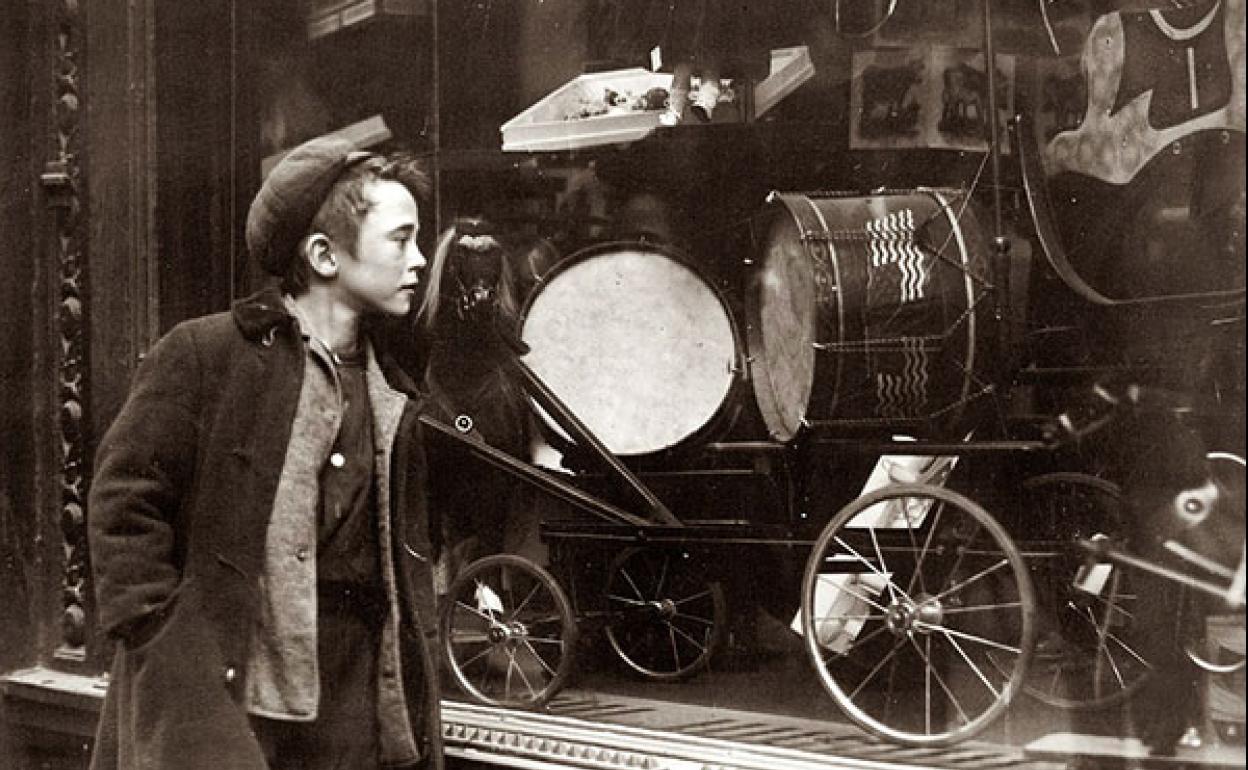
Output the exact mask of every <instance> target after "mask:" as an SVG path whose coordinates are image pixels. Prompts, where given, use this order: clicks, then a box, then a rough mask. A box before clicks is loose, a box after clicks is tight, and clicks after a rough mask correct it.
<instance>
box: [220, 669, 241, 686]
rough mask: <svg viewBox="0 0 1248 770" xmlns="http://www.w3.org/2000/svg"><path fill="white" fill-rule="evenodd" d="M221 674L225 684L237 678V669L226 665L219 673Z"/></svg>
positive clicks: (231, 682)
mask: <svg viewBox="0 0 1248 770" xmlns="http://www.w3.org/2000/svg"><path fill="white" fill-rule="evenodd" d="M221 676H222V678H224V679H225V683H226V684H233V683H234V680H235V679H238V669H236V668H234V667H233V666H226V667H225V671H223V672H222V673H221Z"/></svg>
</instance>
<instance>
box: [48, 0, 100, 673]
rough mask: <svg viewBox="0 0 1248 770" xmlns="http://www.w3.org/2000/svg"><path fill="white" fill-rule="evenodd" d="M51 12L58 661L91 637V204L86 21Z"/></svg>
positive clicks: (61, 8)
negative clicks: (85, 126)
mask: <svg viewBox="0 0 1248 770" xmlns="http://www.w3.org/2000/svg"><path fill="white" fill-rule="evenodd" d="M55 6H56V7H55V9H54V11H53V12H52V14H50V17H51V18H50V20H51V25H50V26H51V35H52V45H53V57H52V60H51V61H52V64H53V71H52V77H51V87H52V91H53V94H52V97H53V98H52V116H51V117H52V130H51V137H50V150H51V151H50V153H49V155H50V157H49V159H48V160H47V161H46V162H45V164H44V170H43V173H42V174H41V176H40V181H41V183H42V185H43V190H44V200H45V202H46V204H47V207H48V210H49V214H50V217H49V220H48V221H49V227H50V229H51V230H52V233H51V236H52V237H51V238H50V241H49V242H50V243H51V244H52V256H53V257H54V258H55V260H56V262H55V270H56V274H55V276H54V277H53V278H52V281H51V283H52V286H51V292H50V293H52V294H53V296H52V297H51V300H52V301H53V303H54V305H53V309H52V312H51V313H50V314H49V317H48V323H49V325H50V326H52V327H53V328H52V329H50V330H49V332H51V333H50V335H49V336H50V338H51V339H53V340H54V341H55V342H56V343H59V344H56V345H55V346H54V348H53V350H52V351H50V352H51V353H52V355H51V356H49V361H48V363H49V364H50V365H51V366H52V368H53V369H54V371H55V373H56V382H57V402H58V405H59V409H58V410H57V413H56V415H55V416H54V418H53V419H54V421H55V428H53V429H52V434H53V435H54V436H56V437H57V438H58V439H59V441H55V442H54V449H55V450H59V451H56V452H55V454H56V455H57V459H58V460H59V468H58V472H57V475H56V480H57V483H56V485H55V487H54V488H59V513H60V516H59V520H60V534H61V536H62V543H63V549H62V563H61V592H60V593H61V615H60V640H59V644H58V645H57V648H56V657H57V658H58V659H68V660H72V661H82V660H85V657H86V645H87V638H88V636H89V626H88V623H89V620H88V618H89V617H90V614H91V613H90V612H89V609H88V608H89V591H88V578H87V576H88V572H89V567H88V561H87V543H86V528H85V523H86V517H85V511H86V493H87V479H88V476H89V465H90V462H89V449H88V446H87V440H88V436H89V430H88V428H87V421H86V420H87V408H88V407H87V404H88V401H89V399H88V396H89V390H88V388H89V360H88V350H89V345H88V327H87V313H86V306H87V302H88V299H89V295H88V287H87V271H86V260H87V250H86V246H87V244H86V225H87V222H88V221H89V215H90V210H89V206H88V204H87V200H86V195H85V184H86V179H85V175H84V171H83V165H82V144H83V143H82V132H81V126H82V120H83V103H82V86H83V81H82V78H83V69H82V67H83V43H84V40H83V36H84V26H83V25H84V20H83V16H82V9H81V6H80V5H79V3H78V2H77V0H59V2H57V3H55Z"/></svg>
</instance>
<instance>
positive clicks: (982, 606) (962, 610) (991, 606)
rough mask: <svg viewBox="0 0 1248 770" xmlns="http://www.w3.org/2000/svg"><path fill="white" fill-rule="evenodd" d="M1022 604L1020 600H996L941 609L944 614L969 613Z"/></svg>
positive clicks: (1017, 606)
mask: <svg viewBox="0 0 1248 770" xmlns="http://www.w3.org/2000/svg"><path fill="white" fill-rule="evenodd" d="M1022 606H1023V603H1022V602H998V603H996V604H977V605H975V606H974V607H945V608H944V609H943V610H941V611H942V612H943V613H944V614H946V615H969V614H972V613H976V612H996V611H998V610H1016V609H1019V608H1021V607H1022Z"/></svg>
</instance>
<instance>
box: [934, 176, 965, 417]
mask: <svg viewBox="0 0 1248 770" xmlns="http://www.w3.org/2000/svg"><path fill="white" fill-rule="evenodd" d="M922 192H925V193H927V194H928V195H930V196H932V198H933V199H934V200H935V201H936V204H937V205H938V206H940V210H941V211H942V212H944V215H945V218H946V219H948V220H949V226H950V227H951V228H952V229H953V236H954V238H955V239H956V240H957V242H958V255H959V256H960V257H961V259H962V266H963V268H965V269H964V270H963V271H962V282H963V285H964V286H965V287H966V360H965V362H964V369H963V371H964V372H973V371H975V343H976V339H977V335H976V315H977V314H976V312H975V305H976V304H977V300H976V297H975V284H974V282H972V280H971V270H970V264H969V263H968V261H967V260H968V259H969V257H970V253H971V252H970V250H969V249H968V248H967V245H966V237H965V236H964V235H963V234H962V222H961V220H960V219H959V218H958V217H956V216H954V213H953V207H952V205H951V204H950V202H949V200H948V199H947V198H945V196H944V193H943V191H940V190H934V189H929V188H924V189H923V190H922ZM970 394H971V378H970V377H969V376H964V377H963V378H962V403H964V404H965V403H966V402H967V399H968V398H969V397H970Z"/></svg>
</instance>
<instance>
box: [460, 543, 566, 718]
mask: <svg viewBox="0 0 1248 770" xmlns="http://www.w3.org/2000/svg"><path fill="white" fill-rule="evenodd" d="M442 638H443V651H444V653H445V657H446V661H447V664H448V666H449V668H450V671H451V673H452V676H453V678H454V680H455V683H456V684H457V685H458V686H459V688H460V689H461V690H462V691H463V692H464V693H465V694H466V695H468V696H470V697H472V698H473V699H475V700H477V701H480V702H482V703H486V704H489V705H501V706H528V707H536V706H540V705H542V704H544V703H546V702H547V701H548V700H550V698H552V697H554V695H555V693H557V692H558V691H559V689H560V688H561V687H562V686H563V684H564V682H565V681H566V679H567V677H568V675H569V673H570V672H571V670H572V666H573V651H574V648H575V642H576V625H575V621H574V618H573V615H572V608H571V604H570V603H569V601H568V599H567V596H566V595H565V594H564V592H563V591H562V589H560V588H559V585H558V584H557V583H556V582H555V580H554V578H553V577H551V575H550V574H549V573H548V572H546V571H545V570H544V569H542V568H541V567H538V566H537V565H536V564H533V563H532V562H529V561H528V560H527V559H523V558H521V557H518V556H512V555H506V554H504V555H497V556H488V557H485V558H484V559H478V560H477V561H475V562H473V563H472V564H470V565H469V566H468V567H467V568H466V569H465V570H464V572H463V573H462V574H461V575H460V576H459V577H458V578H456V579H455V581H454V582H453V583H452V584H451V587H450V590H449V591H448V592H447V596H446V603H445V605H444V606H443V612H442Z"/></svg>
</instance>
